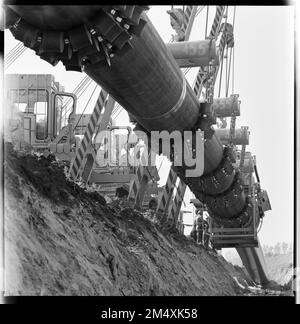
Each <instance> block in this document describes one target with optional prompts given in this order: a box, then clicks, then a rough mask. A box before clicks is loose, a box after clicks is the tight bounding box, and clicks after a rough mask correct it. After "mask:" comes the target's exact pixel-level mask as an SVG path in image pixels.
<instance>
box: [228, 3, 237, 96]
mask: <svg viewBox="0 0 300 324" xmlns="http://www.w3.org/2000/svg"><path fill="white" fill-rule="evenodd" d="M235 10H236V6H234V12H233V22H232V33H233V32H234V23H235ZM233 49H234V45H233V47H231V48H230V58H229V71H228V78H227V80H226V97H227V96H228V91H229V84H230V67H231V59H232V52H233ZM232 64H233V63H232Z"/></svg>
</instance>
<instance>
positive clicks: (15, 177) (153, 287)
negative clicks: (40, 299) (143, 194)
mask: <svg viewBox="0 0 300 324" xmlns="http://www.w3.org/2000/svg"><path fill="white" fill-rule="evenodd" d="M64 170H65V164H64V163H63V162H58V161H56V159H55V158H54V157H53V156H51V155H50V156H49V157H47V158H45V157H43V156H39V155H37V154H33V153H28V152H16V151H14V150H13V148H12V145H11V144H9V143H6V144H5V162H4V174H5V179H4V180H5V182H4V185H5V191H4V192H5V201H4V202H5V214H4V215H5V219H4V220H5V294H6V295H7V296H11V295H13V296H19V295H38V296H44V295H76V296H78V295H100V296H102V295H121V296H122V295H123V296H131V295H146V296H154V295H155V296H174V295H175V296H186V295H189V296H211V295H219V296H220V295H221V296H229V295H287V294H288V295H290V294H291V292H290V291H289V290H283V287H280V286H279V285H277V286H276V285H275V286H274V285H273V288H272V289H261V287H258V286H256V285H255V284H254V283H253V282H252V280H251V279H250V278H249V276H248V275H247V273H246V272H245V270H244V269H243V268H241V267H238V266H234V265H232V264H231V263H229V262H227V261H226V260H225V259H224V258H223V257H222V256H221V255H219V254H216V253H214V252H212V251H207V250H205V249H204V248H203V247H202V246H200V245H198V244H196V243H195V242H194V241H193V240H192V239H190V238H189V237H186V236H184V235H182V234H180V233H179V232H178V231H177V230H176V229H173V230H171V231H169V230H166V229H163V228H161V227H160V226H159V224H158V223H157V222H156V221H155V216H154V218H153V217H150V216H151V214H149V213H148V212H141V211H137V210H133V209H132V208H130V207H129V205H128V204H127V203H126V202H124V201H114V202H113V203H111V204H107V203H106V201H105V199H104V198H103V197H102V196H101V195H99V194H98V193H97V192H95V191H91V190H90V191H89V190H86V189H85V188H81V187H80V186H78V185H77V184H75V183H74V182H72V181H70V180H67V179H66V177H65V172H64ZM149 215H150V216H149ZM152 216H153V215H152Z"/></svg>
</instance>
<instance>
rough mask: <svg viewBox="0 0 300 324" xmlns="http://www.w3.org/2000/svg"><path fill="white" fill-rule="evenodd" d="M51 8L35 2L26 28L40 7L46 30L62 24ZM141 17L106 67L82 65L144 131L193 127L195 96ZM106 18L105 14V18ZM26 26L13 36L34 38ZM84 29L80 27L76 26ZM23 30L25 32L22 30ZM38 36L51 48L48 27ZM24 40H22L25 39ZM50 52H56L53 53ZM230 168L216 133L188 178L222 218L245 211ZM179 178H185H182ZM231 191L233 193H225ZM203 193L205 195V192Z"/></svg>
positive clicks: (22, 11)
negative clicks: (137, 29)
mask: <svg viewBox="0 0 300 324" xmlns="http://www.w3.org/2000/svg"><path fill="white" fill-rule="evenodd" d="M50 7H51V8H49V6H48V8H47V10H46V11H45V10H43V6H37V7H36V8H35V10H33V11H32V15H31V17H30V22H31V25H30V28H31V30H33V32H32V35H36V34H37V33H36V31H35V30H34V28H38V27H39V26H35V25H34V22H35V19H36V21H40V17H39V13H40V12H41V13H42V12H43V19H44V22H43V24H42V25H43V26H48V27H49V30H50V31H52V30H53V29H54V27H53V26H55V24H56V23H57V27H56V28H59V27H61V28H62V29H63V28H64V26H65V25H64V23H63V21H64V19H63V18H64V16H65V15H67V13H66V10H62V11H61V10H60V6H50ZM39 8H40V10H39ZM13 9H14V10H15V12H16V13H17V14H18V15H19V16H20V17H22V18H24V19H23V20H25V22H26V17H27V16H26V15H27V14H28V10H27V8H26V6H25V7H24V6H17V8H13ZM50 9H51V10H50ZM49 10H50V11H49ZM47 11H48V12H51V14H47ZM75 12H76V15H78V14H82V17H81V19H80V21H79V25H80V24H81V25H82V21H84V22H85V21H89V19H88V15H90V14H91V12H90V11H87V12H85V11H83V10H82V7H81V6H79V7H78V8H76V6H73V7H72V13H73V14H74V13H75ZM63 13H64V14H63ZM96 14H99V15H100V17H103V15H104V16H105V13H104V12H102V13H101V10H99V12H98V13H96ZM84 15H86V17H84ZM97 17H98V16H96V23H101V19H102V18H99V19H100V20H99V19H98V18H97ZM13 18H14V17H13ZM105 18H107V17H104V19H105ZM142 18H143V19H144V21H145V22H146V24H145V26H144V28H143V29H142V31H141V33H140V35H139V37H138V36H136V35H133V38H132V39H131V40H130V43H131V47H132V48H131V49H129V50H128V51H127V52H123V53H122V55H118V54H117V53H116V55H115V56H114V57H112V59H111V65H110V66H109V65H108V64H103V61H101V62H98V63H97V62H94V63H90V64H85V72H86V73H87V74H88V75H89V76H90V77H91V78H92V79H93V80H95V81H96V83H98V84H99V85H101V86H102V87H103V88H104V89H105V90H107V91H108V92H109V93H110V94H111V95H112V96H113V97H114V98H115V99H116V100H117V101H118V102H119V103H120V104H121V105H122V106H123V107H124V108H125V109H126V110H127V111H128V112H129V113H130V114H132V115H133V116H134V118H135V119H136V120H137V122H138V123H140V124H141V125H142V126H143V127H144V128H145V129H146V130H147V131H152V130H158V131H160V130H167V131H169V132H171V131H173V130H180V131H184V130H191V129H193V128H194V127H195V126H196V124H197V121H198V119H199V101H198V99H197V98H196V96H195V94H194V92H193V90H192V89H191V87H190V86H189V84H188V83H187V82H186V81H185V77H184V76H183V74H182V72H181V70H180V69H179V67H178V64H177V62H176V61H175V59H174V57H173V56H172V54H171V53H170V51H169V50H168V49H167V48H166V45H165V44H164V42H163V41H162V39H161V37H160V36H159V34H158V32H157V31H156V30H155V28H154V27H153V25H152V23H151V21H150V20H149V19H148V17H147V16H146V15H145V14H142ZM27 19H29V18H27ZM97 19H98V20H97ZM110 19H111V18H109V17H108V21H110ZM66 21H67V20H66ZM91 21H93V18H92V19H91ZM94 21H95V19H94ZM73 23H74V20H72V19H70V20H68V23H67V24H66V25H67V26H68V27H67V29H66V30H63V32H64V33H65V34H69V36H70V30H69V29H73V38H72V39H71V45H73V44H72V40H73V39H74V37H75V38H76V39H77V41H76V43H77V44H76V45H77V46H78V47H80V41H79V43H78V37H77V36H78V35H77V36H76V32H77V29H76V30H75V32H74V28H77V27H78V26H72V24H73ZM112 23H114V22H112ZM87 24H89V22H87ZM26 26H28V25H26V23H25V24H24V23H23V24H22V26H21V25H20V30H18V28H17V29H16V30H15V31H14V35H15V37H16V35H17V37H18V39H21V40H22V39H24V40H25V41H26V42H28V43H30V44H31V43H34V42H35V40H34V39H32V40H30V39H29V38H30V35H31V34H30V33H28V32H26V28H27V27H26ZM79 27H80V26H79ZM22 28H23V29H22ZM83 29H84V28H81V31H82V30H83ZM23 30H25V31H24V32H23ZM43 35H45V37H49V42H46V44H47V45H48V46H49V43H50V45H51V46H50V48H51V47H52V44H51V42H52V38H51V37H52V35H53V33H51V34H49V33H47V31H46V33H45V31H43ZM57 35H60V37H62V32H61V31H60V32H59V33H57ZM54 36H55V33H54ZM54 36H53V37H54ZM25 41H23V42H24V43H25ZM46 41H47V39H46ZM85 41H87V39H85ZM54 43H55V41H54ZM54 43H53V44H54ZM58 43H59V46H58V48H59V50H62V49H61V47H60V45H61V43H60V42H58ZM74 44H75V43H74ZM65 46H66V45H65ZM90 47H91V46H90V45H89V48H90ZM73 49H74V46H73ZM79 51H80V50H79ZM46 54H47V53H46ZM50 54H51V53H50ZM73 54H74V55H75V54H76V53H75V52H73ZM53 55H57V54H55V53H54V54H53ZM59 55H60V54H58V57H59ZM96 55H98V54H96ZM99 55H100V54H99ZM46 56H47V55H46ZM48 58H49V56H48ZM50 63H51V62H50ZM183 171H184V168H183ZM234 173H235V171H234V169H233V167H232V161H231V160H230V158H229V156H227V155H226V154H224V152H223V147H222V144H221V143H220V140H219V139H218V137H217V136H216V135H213V136H212V137H211V138H210V139H207V140H206V142H205V150H204V176H201V177H196V178H194V179H192V185H191V183H189V186H190V188H191V190H192V191H193V192H194V193H195V195H196V196H197V198H200V199H201V197H204V198H205V197H206V198H205V201H206V202H207V204H208V205H209V208H210V209H211V210H214V211H215V214H216V215H218V216H219V217H221V218H222V217H224V215H223V211H224V210H225V209H226V216H225V218H226V217H230V218H232V217H237V216H239V214H240V213H241V212H243V210H245V208H246V207H247V204H246V201H245V195H244V193H243V192H242V191H241V192H240V183H239V181H238V180H239V177H238V176H235V175H234ZM184 180H185V181H186V179H184ZM186 182H188V181H186ZM225 191H226V194H225ZM231 191H232V195H231V194H230V193H231ZM207 192H208V193H209V194H208V195H206V196H205V194H206V193H207ZM223 192H224V195H225V196H224V197H223ZM238 192H240V194H239V195H238V194H237V193H238ZM203 194H204V196H203ZM239 197H240V198H239ZM212 216H213V215H212Z"/></svg>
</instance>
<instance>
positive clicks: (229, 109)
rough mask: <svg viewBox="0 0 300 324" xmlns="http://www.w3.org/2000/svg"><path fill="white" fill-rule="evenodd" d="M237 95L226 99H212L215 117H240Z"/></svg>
mask: <svg viewBox="0 0 300 324" xmlns="http://www.w3.org/2000/svg"><path fill="white" fill-rule="evenodd" d="M238 97H239V95H231V96H230V97H227V98H214V100H213V104H212V109H213V112H214V114H215V116H216V117H219V118H224V117H231V116H233V115H234V116H240V103H241V102H240V100H239V99H238Z"/></svg>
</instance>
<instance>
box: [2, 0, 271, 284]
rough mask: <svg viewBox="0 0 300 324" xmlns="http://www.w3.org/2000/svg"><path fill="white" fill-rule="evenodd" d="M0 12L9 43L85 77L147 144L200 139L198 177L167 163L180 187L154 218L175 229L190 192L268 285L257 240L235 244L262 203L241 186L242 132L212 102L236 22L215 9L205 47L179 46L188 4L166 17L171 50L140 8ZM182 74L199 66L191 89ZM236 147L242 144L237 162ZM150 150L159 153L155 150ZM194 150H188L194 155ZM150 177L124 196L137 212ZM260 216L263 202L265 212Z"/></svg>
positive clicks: (142, 176)
mask: <svg viewBox="0 0 300 324" xmlns="http://www.w3.org/2000/svg"><path fill="white" fill-rule="evenodd" d="M4 9H5V13H6V21H5V27H6V28H9V29H10V31H11V33H12V34H13V36H14V37H15V38H16V39H17V40H19V41H21V42H23V43H24V45H25V46H27V47H28V48H30V49H31V50H33V51H35V53H36V54H37V55H38V56H40V57H41V59H43V60H46V61H47V62H49V63H50V64H52V65H53V66H55V65H56V64H57V63H58V62H59V61H61V62H62V63H63V64H64V66H65V67H66V70H72V71H79V72H82V71H84V72H85V73H86V74H87V75H88V76H89V77H90V78H91V79H93V80H94V81H95V82H96V83H97V84H98V85H100V86H101V88H102V90H103V93H104V94H103V98H102V100H101V106H105V105H107V104H108V105H109V100H115V101H117V102H118V103H119V104H120V105H121V106H122V107H123V108H124V109H125V110H126V111H127V112H128V113H129V114H130V115H131V116H133V118H134V120H135V123H136V129H142V130H143V131H144V132H146V133H147V134H148V135H149V136H150V135H151V132H152V131H159V132H160V131H167V132H170V133H171V132H173V131H179V132H181V133H182V136H183V133H184V131H191V132H193V134H196V133H197V132H202V133H203V135H204V139H203V142H202V144H203V154H201V156H202V158H203V164H204V165H203V168H200V171H199V172H198V173H197V174H196V176H188V175H187V174H188V173H187V171H188V170H191V169H193V168H192V167H190V166H188V165H186V164H183V165H181V166H178V165H175V164H174V163H173V165H172V170H171V171H170V177H171V178H170V179H171V180H170V186H167V185H166V190H169V192H170V190H171V189H170V188H173V184H174V179H175V180H176V178H177V177H178V178H179V179H180V182H179V184H178V187H177V190H176V194H175V196H174V199H173V203H172V205H171V206H170V209H169V210H167V203H165V202H167V201H168V199H165V197H166V195H162V199H161V203H159V204H158V210H161V209H162V210H164V212H165V211H166V210H167V214H168V215H170V217H169V219H170V220H173V221H174V220H176V221H177V217H178V215H179V213H180V207H181V204H182V201H183V195H184V192H185V190H186V188H187V186H188V187H189V188H190V190H191V191H192V192H193V193H194V195H195V197H196V198H197V199H198V200H199V201H201V202H202V203H203V204H205V206H206V208H207V211H208V212H209V215H210V217H211V218H212V219H213V222H214V224H215V225H214V226H213V228H212V233H213V234H212V235H213V241H214V244H215V245H216V246H219V247H227V246H228V244H230V245H232V246H235V247H236V248H237V250H238V252H239V254H240V256H241V258H242V260H243V262H244V265H245V266H246V268H247V269H248V271H249V273H250V274H251V275H252V277H253V279H254V280H255V281H256V282H257V283H260V284H266V283H267V282H268V277H267V271H266V267H265V264H264V260H263V254H262V252H261V248H260V246H259V241H258V239H257V238H256V239H253V240H248V241H247V244H245V242H244V241H245V240H244V239H245V238H246V237H245V236H243V235H248V234H245V233H246V232H247V231H248V230H250V229H251V230H252V232H251V237H252V238H255V235H256V231H257V227H258V226H259V218H260V217H261V212H262V211H263V209H261V208H263V207H261V208H260V207H259V206H260V204H259V202H260V201H262V200H263V199H265V200H266V195H264V194H263V193H262V192H261V191H255V190H253V188H254V185H253V181H252V178H251V175H250V179H249V180H247V179H246V180H245V178H246V177H247V176H248V175H247V172H248V171H247V172H245V173H244V174H243V172H244V171H243V164H244V161H245V153H246V152H245V147H246V144H245V141H247V139H248V135H249V132H248V130H247V129H242V130H240V131H236V132H235V118H236V116H237V114H238V113H239V103H240V102H239V100H238V98H237V97H238V95H235V94H232V95H231V96H228V95H226V97H225V98H215V96H214V85H215V82H216V78H217V75H218V73H219V71H220V73H221V72H222V66H223V65H222V64H223V63H222V62H223V59H224V56H225V55H224V54H226V53H227V51H228V49H232V47H233V46H234V38H233V30H234V28H233V25H234V23H232V24H231V23H229V22H228V7H227V8H226V7H225V6H217V7H216V12H215V16H214V19H213V23H212V25H211V29H210V31H209V30H208V28H206V31H205V39H204V40H202V41H197V42H189V41H188V37H187V38H185V36H186V34H185V33H186V32H187V31H188V30H189V32H190V27H191V25H190V19H193V18H194V17H195V15H196V13H197V6H186V8H185V10H183V11H182V12H179V11H177V13H175V12H174V10H175V11H176V9H172V10H173V11H172V10H171V18H172V19H173V20H177V22H176V23H175V22H174V21H173V25H174V29H175V30H176V32H177V33H178V35H177V36H178V37H175V40H177V41H178V42H177V43H175V44H173V45H171V44H165V43H164V42H163V40H162V39H161V37H160V35H159V33H158V32H157V31H156V29H155V28H154V26H153V24H152V23H151V21H150V19H149V18H148V16H147V14H146V11H147V10H148V9H149V7H148V6H116V5H107V6H106V5H101V4H99V5H95V6H48V5H47V6H22V5H6V6H4ZM178 14H179V15H181V17H179V16H178ZM188 26H189V28H187V27H188ZM190 67H199V71H198V74H197V77H196V80H195V84H194V86H193V87H192V86H191V85H190V84H189V83H188V82H187V80H186V78H185V75H184V73H183V71H182V70H181V68H190ZM203 93H204V96H202V94H203ZM201 96H202V98H201V99H200V97H201ZM92 115H93V114H92ZM99 116H100V114H99V111H98V112H97V111H96V113H95V118H94V119H93V118H92V117H91V118H90V120H89V123H88V127H87V132H89V133H90V134H88V133H87V134H86V136H84V138H88V140H86V141H85V140H84V139H83V140H82V142H81V144H80V146H79V148H78V151H77V153H76V156H75V158H74V161H73V162H72V165H71V173H72V174H73V175H74V177H75V178H76V177H78V174H79V173H80V174H85V178H86V179H90V177H91V174H92V170H93V166H94V163H95V162H94V160H95V155H94V154H95V152H94V151H93V150H92V151H89V149H88V148H87V147H88V145H90V142H91V138H92V132H91V131H90V130H89V125H90V128H91V127H92V126H93V127H95V125H96V124H97V123H98V120H99ZM224 118H231V123H230V126H231V127H230V129H229V130H228V129H227V130H223V129H222V127H221V129H216V127H214V125H216V124H217V119H219V120H220V121H222V125H223V126H224V125H225V122H224ZM91 125H92V126H91ZM225 126H226V125H225ZM223 128H224V127H223ZM239 140H240V141H241V142H239ZM183 142H184V139H183ZM86 143H87V144H88V145H87V144H86ZM184 143H185V142H184ZM239 143H242V144H239ZM237 145H242V149H241V158H240V161H241V162H240V163H239V164H237V161H238V159H237V154H236V151H237V150H236V146H237ZM152 149H153V150H156V153H157V154H160V153H161V151H160V149H159V145H158V148H155V147H152ZM195 150H196V148H195V144H192V151H193V152H194V153H195ZM201 152H202V147H201ZM250 160H251V159H250ZM171 162H174V161H173V160H172V159H171ZM247 163H248V162H247ZM249 163H252V162H251V161H250V162H249ZM73 166H74V167H73ZM80 170H81V171H80ZM175 175H176V176H175ZM150 178H151V177H149V175H147V169H146V168H143V167H139V168H137V170H136V179H137V182H134V181H133V182H131V189H130V193H129V199H133V200H134V201H135V204H139V203H140V202H141V201H142V199H141V194H140V193H141V192H143V193H144V191H145V187H146V186H147V184H148V183H149V179H150ZM249 181H250V182H249ZM167 188H168V189H167ZM133 197H134V198H133ZM261 197H262V198H261ZM164 201H165V202H164ZM261 206H262V205H261ZM268 208H270V206H268V204H267V205H266V207H265V210H267V209H268ZM244 230H245V232H244ZM247 233H248V232H247ZM218 235H219V236H218ZM249 235H250V234H249ZM242 238H243V239H242ZM228 241H230V243H228ZM240 242H242V243H241V244H240Z"/></svg>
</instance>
